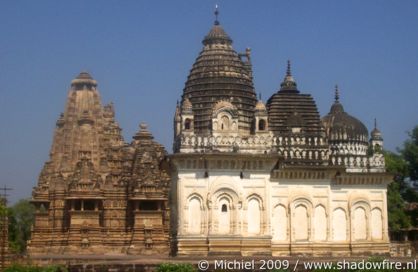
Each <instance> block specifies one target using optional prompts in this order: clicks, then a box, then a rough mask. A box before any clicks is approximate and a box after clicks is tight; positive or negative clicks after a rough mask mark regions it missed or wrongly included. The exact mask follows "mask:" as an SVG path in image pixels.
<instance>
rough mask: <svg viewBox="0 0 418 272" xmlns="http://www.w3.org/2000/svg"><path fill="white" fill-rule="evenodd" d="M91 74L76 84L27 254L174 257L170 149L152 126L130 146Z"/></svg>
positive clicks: (43, 179)
mask: <svg viewBox="0 0 418 272" xmlns="http://www.w3.org/2000/svg"><path fill="white" fill-rule="evenodd" d="M96 88H97V82H96V81H95V80H93V79H92V77H91V76H90V75H89V74H88V73H85V72H83V73H81V74H80V75H79V76H78V77H77V78H76V79H74V80H73V81H72V84H71V89H70V91H69V94H68V100H67V106H66V110H65V112H64V113H63V114H62V115H61V117H60V118H59V120H58V121H57V127H56V130H55V135H54V141H53V144H52V149H51V154H50V160H49V161H48V162H46V163H45V166H44V168H43V170H42V172H41V175H40V177H39V182H38V185H37V186H36V187H35V188H34V190H33V199H32V202H33V203H34V204H35V206H36V207H37V210H36V216H35V224H34V226H33V231H32V238H31V241H30V242H29V246H28V252H29V254H31V255H36V254H46V253H48V254H50V253H58V254H67V253H83V254H86V253H102V254H104V253H111V252H113V253H126V254H155V253H162V254H168V252H170V242H169V221H170V208H169V203H168V190H169V185H170V176H169V171H168V170H169V169H168V167H167V165H168V164H167V163H165V156H166V151H165V150H164V148H163V146H161V145H160V144H158V143H156V142H155V141H154V140H153V137H152V135H151V134H150V133H149V131H148V130H147V126H146V125H145V124H143V125H141V128H140V131H139V132H138V133H137V134H136V135H135V136H134V141H133V142H132V143H131V144H127V143H125V142H124V141H123V139H122V136H121V133H120V132H121V129H120V128H119V126H118V124H117V123H116V121H115V118H114V110H113V105H112V104H110V105H107V106H104V107H103V106H102V104H101V101H100V97H99V92H98V90H97V89H96Z"/></svg>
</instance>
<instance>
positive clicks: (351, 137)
mask: <svg viewBox="0 0 418 272" xmlns="http://www.w3.org/2000/svg"><path fill="white" fill-rule="evenodd" d="M322 123H323V125H324V127H325V130H326V132H327V135H328V138H329V139H330V140H344V141H360V142H367V139H368V134H369V133H368V130H367V128H366V126H365V125H364V124H363V123H362V122H361V121H360V120H358V119H357V118H355V117H353V116H351V115H349V114H348V113H346V112H345V111H344V108H343V106H342V104H341V103H340V102H339V94H338V87H336V95H335V102H334V104H333V105H332V106H331V110H330V112H329V113H328V114H327V115H326V116H324V117H323V118H322Z"/></svg>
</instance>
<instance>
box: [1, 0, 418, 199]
mask: <svg viewBox="0 0 418 272" xmlns="http://www.w3.org/2000/svg"><path fill="white" fill-rule="evenodd" d="M215 3H218V4H219V5H220V22H221V24H222V26H223V27H224V29H225V30H226V32H227V33H228V34H229V35H230V36H231V37H232V39H233V40H234V48H235V49H236V50H237V51H239V52H241V51H244V50H245V48H246V47H251V49H252V63H253V71H254V81H255V88H256V91H257V92H258V93H262V97H263V100H264V101H265V100H267V98H268V97H270V96H271V95H272V94H273V93H274V92H276V91H277V89H278V87H279V85H280V82H281V81H282V79H283V76H284V73H285V70H286V60H287V59H290V60H291V61H292V70H293V75H294V77H295V79H296V81H297V83H298V86H299V89H300V90H301V91H302V92H306V93H311V94H312V95H313V97H314V98H315V100H316V103H317V106H318V108H319V111H320V113H321V115H322V116H323V115H325V114H326V113H327V112H328V111H329V108H330V106H331V103H332V101H333V97H334V95H333V92H334V85H335V84H338V85H339V86H340V92H341V102H342V103H343V105H344V108H345V110H346V111H347V112H348V113H350V114H351V115H353V116H355V117H357V118H359V119H360V120H362V121H363V122H364V124H365V125H366V126H367V127H368V128H369V131H370V130H371V129H372V124H373V119H374V118H375V117H376V118H377V119H378V123H379V128H380V129H381V131H382V133H383V136H384V139H385V147H386V148H387V149H389V150H395V149H396V147H397V146H400V145H401V143H402V142H403V141H404V140H405V139H406V137H407V134H406V131H409V130H411V129H412V127H413V126H414V125H416V124H418V107H417V102H418V92H417V87H418V28H417V26H418V16H417V11H418V1H407V0H403V1H395V0H393V1H381V0H379V1H377V0H376V1H364V0H361V1H335V0H330V1H312V0H307V1H277V0H274V1H273V0H272V1H242V0H240V1H232V0H228V1H226V0H224V1H213V0H211V1H204V0H199V1H197V0H195V1H191V0H189V1H155V0H153V1H116V0H114V1H98V0H97V1H74V0H72V1H56V0H53V1H11V0H10V1H6V0H5V1H1V2H0V37H1V38H0V94H1V95H0V128H1V130H0V173H1V176H0V179H1V180H0V186H2V185H4V184H6V185H7V186H10V187H13V188H14V191H13V192H12V193H11V198H10V200H11V201H12V202H15V201H16V200H17V199H19V198H22V197H29V196H30V194H31V190H32V187H33V186H35V184H36V182H37V178H38V175H39V172H40V170H41V168H42V165H43V163H44V162H45V161H46V160H47V159H48V153H49V149H50V145H51V140H52V135H53V130H54V126H55V122H56V119H57V118H58V116H59V114H60V112H62V111H63V110H64V105H65V100H66V96H67V90H68V88H69V85H70V81H71V80H72V79H73V78H74V77H75V76H76V75H77V74H78V73H79V72H80V71H81V70H87V71H89V72H90V73H91V74H92V76H93V77H94V78H95V79H96V80H97V81H98V83H99V90H100V92H101V96H102V101H103V102H104V103H108V102H110V101H113V102H114V104H115V108H116V118H117V120H118V122H119V124H120V125H121V127H122V128H123V135H124V137H125V140H126V141H130V140H131V137H132V136H133V135H134V133H135V132H136V130H137V128H138V124H139V123H140V122H142V121H145V122H147V123H149V127H150V130H151V131H152V132H153V134H154V136H155V138H156V139H157V140H158V141H160V142H161V143H163V144H164V145H165V146H166V147H167V149H168V150H169V151H170V152H171V143H172V135H173V131H172V128H173V124H172V120H173V113H174V109H175V104H176V100H177V99H179V98H180V96H181V93H182V89H183V87H184V82H185V80H186V78H187V75H188V72H189V70H190V68H191V66H192V64H193V62H194V60H195V58H196V57H197V55H198V53H199V51H200V50H201V48H202V44H201V41H202V39H203V37H204V36H205V35H206V34H207V32H208V31H209V29H210V28H211V26H212V24H213V20H214V16H213V8H214V5H215Z"/></svg>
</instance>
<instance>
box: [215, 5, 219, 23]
mask: <svg viewBox="0 0 418 272" xmlns="http://www.w3.org/2000/svg"><path fill="white" fill-rule="evenodd" d="M218 16H219V6H218V4H216V5H215V25H219V21H218Z"/></svg>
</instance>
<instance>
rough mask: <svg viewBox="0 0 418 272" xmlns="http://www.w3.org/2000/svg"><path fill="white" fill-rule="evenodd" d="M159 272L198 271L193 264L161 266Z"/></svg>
mask: <svg viewBox="0 0 418 272" xmlns="http://www.w3.org/2000/svg"><path fill="white" fill-rule="evenodd" d="M156 271H157V272H196V271H197V270H196V269H195V268H194V267H193V265H191V264H172V263H170V264H167V263H166V264H160V265H159V266H158V267H157V270H156Z"/></svg>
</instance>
